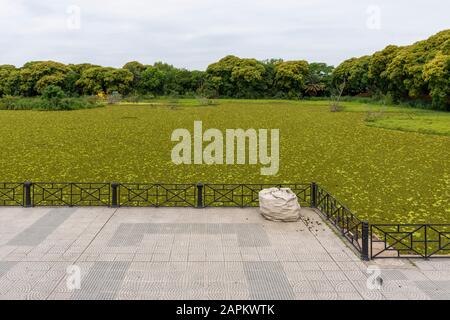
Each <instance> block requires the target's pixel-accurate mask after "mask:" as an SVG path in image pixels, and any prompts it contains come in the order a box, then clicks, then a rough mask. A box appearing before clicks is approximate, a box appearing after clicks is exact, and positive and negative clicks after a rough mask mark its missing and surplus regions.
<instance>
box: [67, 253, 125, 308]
mask: <svg viewBox="0 0 450 320" xmlns="http://www.w3.org/2000/svg"><path fill="white" fill-rule="evenodd" d="M130 264H131V262H124V261H116V262H96V263H94V265H93V266H92V267H91V268H90V269H89V272H88V273H87V274H86V276H85V277H82V278H81V289H76V290H74V292H73V294H72V296H71V298H72V299H78V300H86V299H87V300H93V299H98V300H103V299H107V300H110V299H114V298H115V297H116V294H117V292H118V291H119V290H120V288H121V286H122V282H123V280H124V279H125V276H126V273H127V271H128V268H129V267H130Z"/></svg>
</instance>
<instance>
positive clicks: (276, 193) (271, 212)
mask: <svg viewBox="0 0 450 320" xmlns="http://www.w3.org/2000/svg"><path fill="white" fill-rule="evenodd" d="M259 209H260V211H261V214H262V215H263V216H264V217H265V218H266V219H268V220H272V221H285V222H291V221H297V220H298V219H300V204H299V203H298V199H297V195H296V194H295V193H294V192H292V190H291V189H289V188H281V189H278V188H271V189H264V190H261V191H260V192H259Z"/></svg>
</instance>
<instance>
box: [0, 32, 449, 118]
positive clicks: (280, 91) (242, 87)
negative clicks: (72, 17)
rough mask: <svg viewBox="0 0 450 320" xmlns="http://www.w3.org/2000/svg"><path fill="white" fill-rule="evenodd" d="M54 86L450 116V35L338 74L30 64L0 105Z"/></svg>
mask: <svg viewBox="0 0 450 320" xmlns="http://www.w3.org/2000/svg"><path fill="white" fill-rule="evenodd" d="M49 86H52V87H58V88H60V89H61V90H62V91H63V92H64V94H65V95H66V96H68V97H77V96H86V95H98V94H112V93H115V92H117V93H120V94H122V95H140V96H146V95H152V96H205V97H210V98H220V97H228V98H280V99H299V98H303V97H317V96H318V97H329V96H331V95H333V94H334V92H335V91H336V90H337V88H343V93H344V95H349V96H371V97H380V96H383V97H388V98H389V99H391V100H392V102H397V101H404V100H407V99H416V100H422V101H430V102H431V104H430V105H432V106H433V108H435V109H447V110H448V109H449V99H450V30H445V31H442V32H440V33H438V34H436V35H434V36H432V37H430V38H429V39H427V40H425V41H420V42H417V43H415V44H413V45H410V46H404V47H398V46H388V47H386V48H385V49H384V50H382V51H379V52H376V53H375V54H373V55H371V56H363V57H360V58H352V59H349V60H346V61H344V62H343V63H341V64H340V65H339V66H338V67H337V68H334V67H333V66H329V65H327V64H325V63H308V62H307V61H304V60H297V61H283V60H280V59H271V60H265V61H259V60H256V59H243V58H239V57H236V56H227V57H224V58H223V59H221V60H219V61H217V62H215V63H213V64H211V65H209V66H208V68H207V69H206V71H197V70H194V71H190V70H186V69H179V68H176V67H174V66H172V65H169V64H167V63H163V62H157V63H155V64H153V65H145V64H142V63H140V62H137V61H132V62H128V63H126V64H125V65H124V66H123V67H122V68H112V67H102V66H98V65H93V64H88V63H84V64H68V65H66V64H63V63H59V62H54V61H33V62H28V63H26V64H25V65H24V66H22V67H21V68H16V67H15V66H13V65H0V97H3V96H22V97H34V96H40V95H42V94H43V93H44V91H45V89H46V88H47V87H49Z"/></svg>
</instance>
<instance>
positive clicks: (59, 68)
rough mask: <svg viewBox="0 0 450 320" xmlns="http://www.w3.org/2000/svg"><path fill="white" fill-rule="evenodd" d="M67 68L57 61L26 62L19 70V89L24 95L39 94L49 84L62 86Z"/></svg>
mask: <svg viewBox="0 0 450 320" xmlns="http://www.w3.org/2000/svg"><path fill="white" fill-rule="evenodd" d="M68 71H69V68H68V67H67V66H66V65H64V64H62V63H59V62H54V61H35V62H29V63H26V64H25V65H24V66H23V68H22V69H21V70H20V91H21V94H22V95H24V96H34V95H37V94H40V93H41V92H42V90H43V89H44V88H45V87H47V86H49V85H57V86H60V87H63V86H64V80H65V75H66V74H67V73H68Z"/></svg>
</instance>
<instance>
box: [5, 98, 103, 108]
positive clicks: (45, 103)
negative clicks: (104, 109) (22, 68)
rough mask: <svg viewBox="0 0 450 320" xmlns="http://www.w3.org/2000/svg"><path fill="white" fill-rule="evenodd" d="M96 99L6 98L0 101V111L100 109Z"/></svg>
mask: <svg viewBox="0 0 450 320" xmlns="http://www.w3.org/2000/svg"><path fill="white" fill-rule="evenodd" d="M100 106H102V104H100V103H98V102H97V100H96V99H92V98H91V97H82V98H47V99H46V98H43V97H36V98H22V97H11V96H6V97H4V98H2V99H0V110H42V111H58V110H78V109H90V108H96V107H100Z"/></svg>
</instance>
